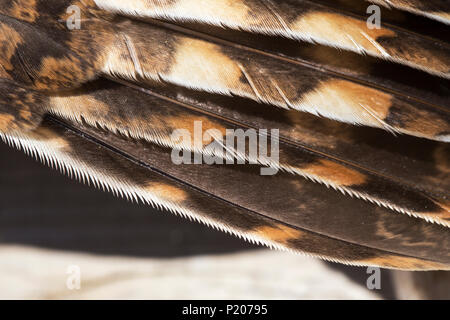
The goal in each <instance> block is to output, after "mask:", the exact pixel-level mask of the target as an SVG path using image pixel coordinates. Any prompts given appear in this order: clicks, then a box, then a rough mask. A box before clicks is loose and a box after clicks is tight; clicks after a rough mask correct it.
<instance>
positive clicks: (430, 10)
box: [369, 0, 450, 24]
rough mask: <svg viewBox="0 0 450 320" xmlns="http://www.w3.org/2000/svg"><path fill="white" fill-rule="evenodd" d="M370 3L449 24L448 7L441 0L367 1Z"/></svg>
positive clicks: (449, 14)
mask: <svg viewBox="0 0 450 320" xmlns="http://www.w3.org/2000/svg"><path fill="white" fill-rule="evenodd" d="M369 1H370V2H373V3H376V4H379V5H382V6H385V7H387V8H397V9H400V10H405V11H408V12H412V13H415V14H419V15H423V16H426V17H428V18H430V19H435V20H438V21H440V22H443V23H445V24H450V6H449V4H448V3H446V2H445V1H441V0H369Z"/></svg>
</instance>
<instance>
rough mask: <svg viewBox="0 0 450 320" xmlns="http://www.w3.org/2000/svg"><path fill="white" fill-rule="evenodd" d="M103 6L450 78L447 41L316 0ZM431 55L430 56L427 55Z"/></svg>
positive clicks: (186, 0)
mask: <svg viewBox="0 0 450 320" xmlns="http://www.w3.org/2000/svg"><path fill="white" fill-rule="evenodd" d="M95 2H96V3H97V5H98V6H99V7H100V8H103V9H106V10H109V11H112V12H119V13H123V14H128V15H131V16H141V17H151V18H159V19H165V20H173V21H195V22H202V23H208V24H212V25H216V26H225V27H228V28H233V29H239V30H246V31H251V32H257V33H263V34H272V35H278V36H284V37H288V38H293V39H298V40H304V41H310V42H315V43H320V44H325V45H329V46H333V47H337V48H341V49H345V50H350V51H354V52H357V53H361V54H369V55H372V56H375V57H379V58H383V59H388V60H391V61H395V62H398V63H402V64H406V65H409V66H413V67H415V68H419V69H421V70H425V71H427V72H431V73H433V74H437V75H440V76H442V77H446V78H449V76H450V73H449V69H448V65H449V63H448V62H449V57H450V56H449V51H448V48H446V46H445V45H442V46H441V45H440V44H438V43H437V42H436V41H434V42H433V41H430V40H428V39H426V38H420V37H418V36H417V35H414V34H411V33H408V32H406V31H403V30H396V29H392V28H389V27H382V28H379V29H378V28H373V29H370V28H368V27H367V23H366V20H367V17H366V18H363V17H353V16H347V15H344V14H342V13H340V12H336V11H334V10H332V9H330V8H329V7H327V6H324V5H321V4H317V3H314V2H312V1H292V0H282V1H276V2H275V1H271V0H263V1H261V0H239V1H229V0H221V1H208V0H204V1H201V2H200V3H199V1H198V0H176V1H159V0H151V1H133V2H128V1H120V0H112V1H111V0H96V1H95ZM425 57H426V59H425Z"/></svg>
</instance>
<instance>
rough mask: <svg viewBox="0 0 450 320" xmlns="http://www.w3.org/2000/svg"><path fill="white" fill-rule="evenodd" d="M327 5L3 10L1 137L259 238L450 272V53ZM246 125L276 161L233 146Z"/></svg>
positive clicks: (1, 6)
mask: <svg viewBox="0 0 450 320" xmlns="http://www.w3.org/2000/svg"><path fill="white" fill-rule="evenodd" d="M352 1H353V0H352ZM344 2H346V3H347V2H348V1H344ZM319 3H320V4H315V3H312V2H310V1H287V0H284V1H281V2H277V3H275V2H272V1H269V0H265V1H256V0H245V1H225V0H222V1H215V2H212V1H205V2H204V3H203V2H202V4H203V6H201V5H200V6H199V4H198V2H195V3H194V2H193V1H188V0H184V1H181V0H180V1H139V0H136V1H127V2H123V1H114V0H110V1H103V0H96V1H95V2H94V1H93V0H92V1H91V0H83V1H77V0H63V1H56V0H50V1H41V0H36V1H35V0H14V1H0V51H1V53H2V54H1V55H0V66H1V68H0V137H1V138H2V139H3V140H4V141H5V142H7V143H9V144H11V145H13V146H16V147H18V148H22V149H23V150H24V151H26V152H27V153H28V154H30V155H32V156H34V157H38V158H40V159H41V160H43V161H44V162H46V163H47V164H49V165H51V166H53V167H56V168H59V169H60V170H62V171H63V172H65V173H66V174H68V175H69V176H71V177H73V178H76V179H78V180H80V181H82V182H85V183H88V184H93V185H94V186H96V187H99V188H103V189H104V190H105V191H110V192H113V193H114V194H115V195H117V196H122V197H125V198H128V199H130V200H133V201H140V202H143V203H147V204H150V205H153V206H155V207H158V208H161V209H165V210H167V211H171V212H173V213H175V214H178V215H181V216H184V217H186V218H189V219H192V220H196V221H199V222H202V223H204V224H207V225H209V226H211V227H214V228H217V229H219V230H222V231H226V232H229V233H231V234H234V235H236V236H239V237H242V238H244V239H246V240H249V241H252V242H257V243H260V244H264V245H268V246H270V247H273V248H277V249H282V250H289V251H293V252H299V253H304V254H309V255H311V256H314V257H319V258H323V259H326V260H329V261H335V262H340V263H345V264H351V265H370V266H381V267H385V268H395V269H405V270H438V269H440V270H448V269H449V266H450V252H449V250H448V248H450V246H449V242H450V232H449V227H450V202H449V200H448V199H449V195H450V193H449V190H450V179H449V175H450V171H449V167H450V165H449V162H450V150H449V145H448V143H446V142H448V141H449V137H450V128H449V123H450V120H449V119H450V117H449V110H448V103H449V96H450V95H449V86H448V84H449V80H448V78H449V77H448V74H449V73H448V68H449V66H450V63H449V56H448V45H447V43H446V42H445V41H444V40H441V41H439V40H436V39H433V38H432V36H433V34H432V33H431V35H430V34H425V33H426V32H424V33H420V32H416V31H417V30H416V28H417V25H415V26H414V27H413V24H409V22H408V21H407V20H408V19H406V20H405V21H403V22H401V21H400V20H401V19H398V20H396V18H395V14H393V15H392V17H393V18H392V20H390V21H394V22H395V21H397V22H398V23H399V26H400V28H397V27H394V26H391V25H386V26H384V27H383V29H380V30H378V31H376V35H372V36H373V37H374V38H371V33H370V32H372V31H370V32H369V31H368V30H369V29H367V27H366V26H365V21H364V20H363V18H362V17H361V16H360V15H358V14H357V13H356V11H353V9H346V7H345V6H344V5H340V4H334V5H331V4H330V3H327V1H325V0H323V1H319ZM70 5H75V6H77V8H80V10H81V12H80V13H81V21H80V22H81V29H75V30H71V29H68V28H67V26H66V21H67V19H68V12H67V8H68V7H69V6H70ZM198 7H202V12H201V13H200V12H199V11H198V10H197V8H198ZM217 8H220V9H221V10H216V9H217ZM208 10H211V12H210V14H207V13H208ZM249 10H250V11H249ZM117 13H121V14H123V15H125V16H119V15H117ZM250 13H251V14H250ZM127 16H128V17H127ZM136 17H140V18H146V19H145V20H142V21H137V20H134V19H131V18H136ZM148 18H159V19H161V20H164V21H161V20H154V19H148ZM399 21H400V22H399ZM173 22H176V24H173ZM338 22H339V23H341V22H345V23H347V27H345V28H344V27H341V26H336V24H337V23H338ZM363 24H364V25H363ZM211 25H214V26H211ZM431 25H432V24H431ZM222 27H225V28H222ZM338 27H339V28H338ZM333 28H336V29H333ZM342 28H344V30H342ZM419 29H420V28H419ZM338 30H340V31H343V32H344V34H346V35H347V36H350V38H348V37H347V38H345V37H342V34H340V33H339V34H338V32H337V31H338ZM306 31H307V32H306ZM418 31H421V30H418ZM355 32H356V33H355ZM373 32H375V31H373ZM364 33H365V34H366V35H367V36H368V37H366V36H365V35H364ZM361 35H362V36H361ZM349 39H350V40H349ZM300 40H306V41H310V42H311V43H305V42H302V41H300ZM349 41H350V42H349ZM333 47H334V48H333ZM336 48H338V49H346V50H348V51H340V50H338V49H336ZM352 51H353V52H352ZM361 53H362V54H361ZM364 54H368V55H370V56H365V55H364ZM386 54H387V55H386ZM386 60H388V61H386ZM411 67H413V68H411ZM423 71H427V72H423ZM446 78H447V79H446ZM274 106H276V107H279V108H274ZM300 111H302V112H300ZM317 116H323V117H325V118H321V117H317ZM335 120H337V121H335ZM199 123H200V124H201V127H200V128H198V127H196V125H197V124H199ZM180 129H184V132H185V133H186V132H187V134H188V136H189V137H192V136H195V135H196V134H199V135H200V136H201V137H202V139H201V142H200V143H197V142H196V141H193V140H191V139H188V140H184V139H180V136H176V135H174V133H175V132H177V131H178V130H180ZM239 130H240V132H243V133H244V132H252V131H253V132H256V133H257V136H256V137H257V139H258V140H259V141H263V143H264V142H265V143H266V146H265V147H264V148H265V149H266V151H267V150H271V152H270V154H269V153H268V152H266V153H261V148H262V147H261V146H262V145H261V144H260V145H259V146H258V147H256V149H255V150H257V151H259V153H258V152H257V153H256V154H255V153H254V152H252V151H255V150H253V149H252V148H253V147H252V144H250V146H246V147H245V148H243V149H242V148H239V147H238V146H236V145H231V146H229V145H228V144H226V143H225V142H227V141H232V140H233V139H235V138H236V137H235V136H233V132H236V131H239ZM400 134H401V135H400ZM422 138H426V139H422ZM244 142H245V141H244ZM274 152H275V153H278V156H277V157H273V156H274ZM181 153H183V154H187V155H188V157H189V160H194V164H186V163H184V164H183V163H177V162H176V161H174V158H173V157H174V154H175V155H177V154H178V155H180V154H181ZM192 157H193V159H192ZM185 160H186V159H185ZM196 160H199V162H198V163H197V162H196ZM211 160H214V161H215V162H218V163H212V162H214V161H212V162H211V163H209V162H210V161H211ZM188 162H189V161H188ZM205 162H206V163H205ZM268 171H270V172H271V174H269V175H262V174H261V173H262V172H268Z"/></svg>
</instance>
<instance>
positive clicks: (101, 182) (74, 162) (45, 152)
mask: <svg viewBox="0 0 450 320" xmlns="http://www.w3.org/2000/svg"><path fill="white" fill-rule="evenodd" d="M38 131H39V129H38ZM45 132H46V130H44V133H45ZM46 134H47V133H46ZM57 137H59V136H57ZM0 138H1V139H2V140H3V141H4V142H6V143H8V144H9V145H11V146H14V147H16V148H18V149H22V150H24V151H25V152H26V153H27V154H29V155H30V156H33V157H35V158H37V159H39V160H41V161H42V162H44V163H46V164H48V165H49V166H51V167H52V168H56V169H58V170H60V171H61V172H62V173H64V174H67V175H68V176H70V177H71V178H74V179H77V180H79V181H81V182H83V183H87V184H93V185H94V186H95V187H97V188H100V189H103V190H104V191H110V192H112V193H113V194H114V195H115V196H119V197H124V198H127V199H128V200H130V201H136V202H142V203H146V204H150V205H152V206H154V207H156V208H158V209H165V210H168V211H170V212H172V213H174V214H177V215H179V216H181V217H184V218H188V219H190V220H192V221H197V222H200V223H202V224H204V225H206V226H209V227H212V228H215V229H217V230H220V231H223V232H226V233H229V234H231V235H234V236H236V237H239V238H241V239H244V240H246V241H249V242H251V243H254V244H259V245H265V246H268V247H270V248H272V249H278V250H284V251H290V252H294V253H299V254H304V255H307V256H310V257H315V258H320V259H324V260H327V261H331V262H337V263H343V264H347V265H353V266H380V264H377V263H370V262H369V261H365V262H358V261H356V262H355V261H347V260H341V259H336V258H333V257H328V256H322V255H316V254H311V253H308V252H304V251H302V250H298V249H292V248H291V247H286V246H285V245H283V244H280V243H278V242H274V241H271V240H268V239H265V238H262V237H260V236H258V235H255V234H252V233H245V232H242V230H239V229H235V228H234V227H233V226H230V225H227V224H224V223H221V222H218V221H214V220H211V219H208V218H207V217H204V216H199V215H198V214H197V213H195V212H192V211H191V210H190V209H188V208H186V207H183V206H180V205H179V204H177V203H174V202H172V201H167V200H165V199H161V198H159V197H158V196H155V195H153V194H151V193H149V192H148V191H147V190H143V189H141V188H140V187H138V186H136V185H135V184H134V183H133V182H131V181H127V180H122V179H116V178H115V177H111V176H109V175H107V174H104V173H102V172H99V171H98V170H97V169H95V168H93V167H91V166H90V165H88V164H86V163H84V161H82V160H79V159H76V158H73V157H72V156H69V155H68V154H65V153H64V152H63V151H62V150H60V149H59V148H55V147H54V145H53V143H55V141H52V143H46V142H42V141H39V140H36V139H35V138H33V134H32V133H30V134H29V135H21V134H17V135H15V136H8V135H5V134H3V133H0ZM56 139H59V138H56ZM61 139H62V138H61ZM57 144H58V143H57ZM63 149H64V148H63ZM390 257H391V259H393V258H394V257H395V256H394V255H391V256H390ZM377 259H378V258H374V261H383V259H382V258H379V260H377ZM398 259H399V263H400V265H401V264H404V263H409V262H408V261H409V259H410V258H409V257H406V256H403V257H402V256H399V257H398ZM403 260H405V261H403ZM393 263H394V265H395V262H393ZM411 263H412V265H411V268H406V267H404V266H403V267H400V269H412V270H415V268H417V269H418V270H419V269H420V270H430V269H431V270H434V269H436V268H448V267H446V266H444V265H441V264H439V263H435V262H429V261H426V260H420V259H419V260H417V259H412V260H411ZM421 264H423V265H421ZM414 265H415V267H414ZM419 265H420V267H418V266H419ZM381 266H383V267H387V268H394V269H399V267H396V266H392V265H389V263H387V265H384V264H381Z"/></svg>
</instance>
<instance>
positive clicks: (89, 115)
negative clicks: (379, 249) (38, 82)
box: [50, 82, 450, 227]
mask: <svg viewBox="0 0 450 320" xmlns="http://www.w3.org/2000/svg"><path fill="white" fill-rule="evenodd" d="M128 85H130V84H128ZM103 86H105V87H109V86H110V85H109V84H108V83H107V82H104V83H103ZM100 87H101V85H100ZM94 88H95V86H94ZM136 89H138V88H136ZM143 93H145V94H143ZM106 97H107V98H106ZM125 97H127V99H128V102H127V105H128V106H127V113H123V110H122V106H121V104H120V101H121V99H123V98H125ZM50 101H52V102H51V105H52V109H51V113H52V114H54V115H56V116H59V117H61V118H63V119H67V120H71V121H74V122H76V123H78V124H83V123H87V124H89V125H91V126H92V127H100V128H103V129H106V130H109V131H110V132H113V133H115V134H122V135H124V136H127V137H130V138H133V139H145V140H147V141H149V142H154V143H157V144H159V145H161V146H164V147H168V148H171V149H182V150H186V151H190V152H196V153H201V154H203V155H208V156H213V157H220V158H223V159H225V160H228V161H231V162H232V163H234V160H235V159H242V160H244V161H247V162H249V163H259V164H261V165H263V166H268V167H272V168H275V169H277V170H282V171H285V172H289V173H292V174H298V175H300V176H302V177H304V178H306V179H308V180H310V181H313V182H316V183H320V184H323V185H325V186H326V187H328V188H333V189H334V190H336V191H339V192H341V193H342V194H344V195H349V196H351V197H356V198H358V199H361V200H365V201H369V202H371V203H374V204H376V205H379V206H381V207H385V208H388V209H391V210H393V211H396V212H399V213H402V214H407V215H409V216H412V217H416V218H422V219H425V220H426V221H428V222H433V223H438V224H441V225H444V226H447V227H450V222H449V220H448V219H450V217H449V216H450V212H448V210H447V209H446V208H445V207H442V206H440V205H439V204H438V202H436V201H434V200H431V198H430V197H429V196H427V195H425V194H423V193H422V192H421V191H417V190H412V189H408V188H405V187H404V186H402V185H401V184H399V183H398V182H397V181H395V180H393V179H386V178H381V179H380V177H381V176H383V175H380V174H378V173H377V172H376V171H375V174H374V171H373V169H372V170H371V171H369V170H363V169H361V168H360V167H356V166H352V165H349V164H348V162H347V165H343V162H344V161H342V160H341V159H338V161H337V160H335V158H334V157H333V156H327V155H325V157H324V156H323V154H321V153H320V152H318V151H317V150H314V149H312V148H308V149H305V148H304V147H303V146H302V145H298V144H292V142H291V143H287V141H286V140H284V139H286V138H285V137H283V136H282V137H281V138H282V139H283V140H281V141H279V143H280V157H279V158H280V159H279V161H273V160H272V159H271V158H270V157H269V158H267V157H262V156H256V157H255V156H254V155H252V154H249V153H247V152H244V153H243V152H241V151H239V150H237V149H228V148H227V146H225V145H224V144H223V141H225V139H226V133H225V131H226V130H227V129H231V130H236V129H243V130H248V129H261V128H257V127H256V128H254V127H251V126H247V125H245V124H243V123H239V122H236V121H233V120H232V119H229V118H223V117H222V118H219V117H217V116H214V114H212V113H207V112H205V111H204V110H202V109H200V108H197V107H195V106H194V105H189V104H187V103H181V102H179V101H177V100H169V98H167V97H165V96H162V95H159V94H157V93H154V92H153V91H149V90H146V89H140V91H136V90H133V89H130V88H126V87H121V86H119V87H117V86H116V87H115V89H113V88H111V89H102V90H100V93H96V91H95V90H94V91H92V90H87V91H86V92H81V93H77V94H76V95H74V96H68V97H64V96H60V97H54V98H51V99H50ZM166 110H172V111H171V113H168V112H167V111H166ZM184 119H186V121H184ZM165 120H166V121H165ZM195 121H197V122H202V123H203V122H205V125H206V124H207V126H208V127H212V129H216V130H218V129H220V130H218V131H219V132H222V134H220V135H219V136H216V137H214V138H213V141H214V142H215V143H217V144H219V145H220V146H221V147H222V150H225V152H217V150H216V149H215V148H214V147H213V142H211V143H208V144H207V145H205V146H204V147H203V148H197V147H196V144H194V145H192V143H189V144H186V143H184V144H183V145H180V144H179V142H175V141H173V139H172V138H171V134H172V132H173V131H175V130H177V129H185V128H183V127H182V126H186V127H192V126H193V123H194V122H195ZM172 122H174V123H176V125H175V126H173V125H172V124H171V123H172ZM190 122H192V123H190ZM161 124H163V125H161ZM177 126H179V127H177ZM214 126H215V127H214ZM202 134H203V132H202ZM260 134H261V133H260ZM268 136H269V137H270V134H269V135H268ZM268 141H269V139H268ZM311 153H312V154H313V155H311ZM325 159H326V160H325ZM324 160H325V161H326V162H325V163H330V164H332V166H333V167H334V169H333V170H332V172H328V170H327V165H325V164H324V163H323V162H322V161H324ZM303 163H305V164H306V166H305V167H302V164H303ZM311 167H314V168H320V167H323V170H322V172H320V170H318V169H314V174H312V173H310V171H311V169H309V168H311ZM346 171H348V175H352V174H353V175H356V174H357V175H360V177H361V179H362V182H359V181H358V180H355V184H354V185H350V186H349V185H346V184H345V183H346V182H341V183H340V182H339V180H336V177H335V175H336V173H337V172H346ZM386 181H388V182H386ZM385 185H388V186H389V187H388V189H387V190H390V191H382V188H383V187H385ZM361 188H362V189H363V190H364V189H365V190H372V191H371V192H365V191H361ZM403 189H404V190H403ZM392 190H395V194H392V192H393V191H392ZM400 190H403V191H402V192H401V193H400ZM400 194H403V196H399V195H400ZM421 198H422V199H426V201H427V202H426V203H428V202H430V203H429V204H422V205H419V204H417V202H416V203H414V201H417V199H421ZM411 199H414V200H411ZM408 201H409V202H410V204H409V205H405V204H404V203H405V202H406V203H408ZM401 203H402V204H401ZM432 204H436V205H437V207H436V211H432V209H431V208H429V206H430V205H432ZM424 212H425V213H424ZM445 213H446V214H445Z"/></svg>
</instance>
